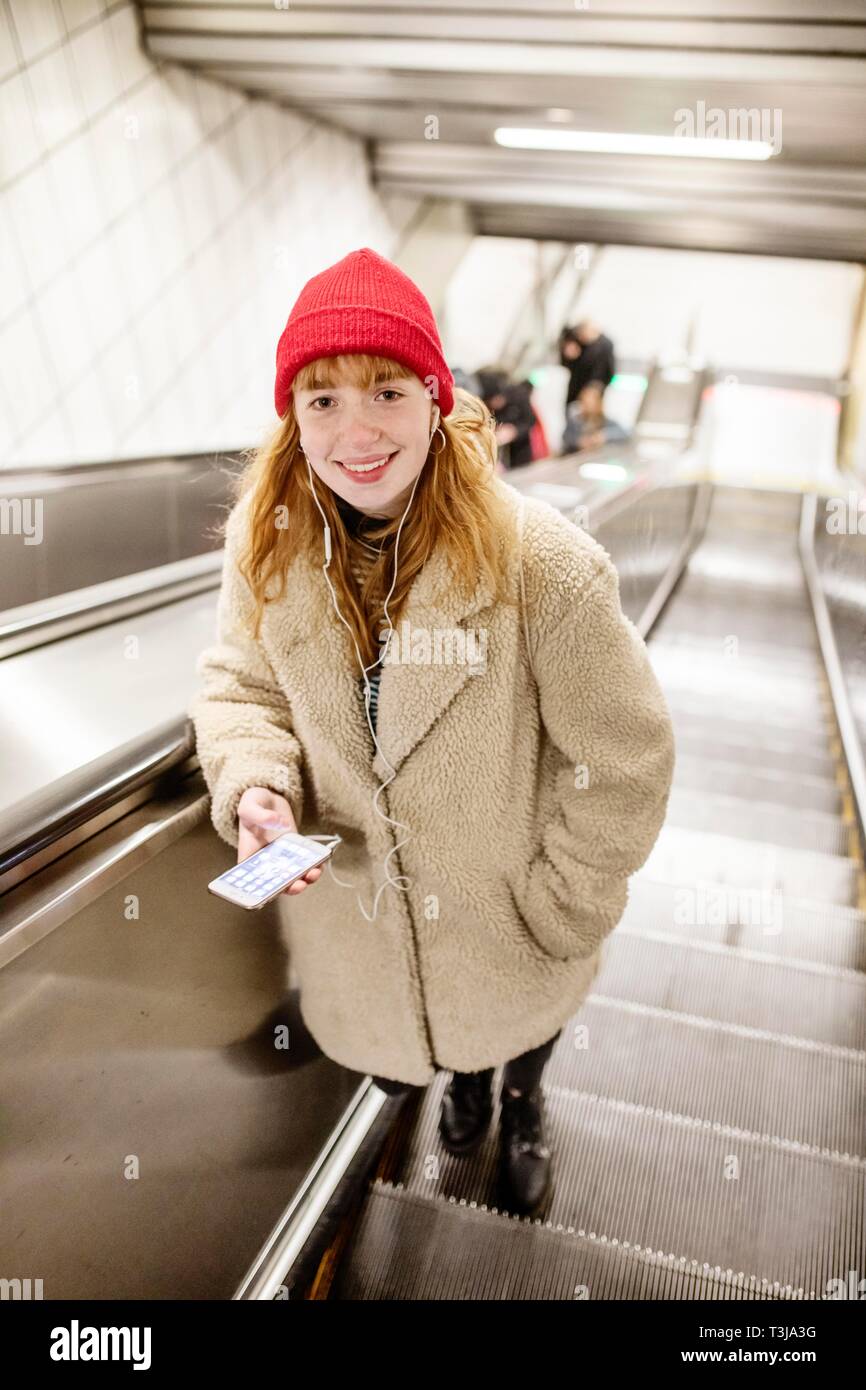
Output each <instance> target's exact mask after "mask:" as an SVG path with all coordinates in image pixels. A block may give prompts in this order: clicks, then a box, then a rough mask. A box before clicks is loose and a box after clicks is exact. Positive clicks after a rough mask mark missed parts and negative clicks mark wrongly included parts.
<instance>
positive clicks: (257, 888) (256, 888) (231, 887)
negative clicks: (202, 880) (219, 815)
mask: <svg viewBox="0 0 866 1390" xmlns="http://www.w3.org/2000/svg"><path fill="white" fill-rule="evenodd" d="M335 844H336V841H334V842H333V843H332V844H326V845H322V844H320V843H319V841H318V840H311V839H309V838H308V837H307V836H306V835H298V834H295V832H294V831H290V830H287V831H286V832H285V834H283V835H280V836H278V837H277V839H276V840H272V841H271V843H270V844H269V845H263V846H262V848H261V849H257V850H256V851H255V853H253V854H250V855H248V856H247V858H246V859H244V860H242V861H241V863H240V864H235V865H234V867H233V868H231V869H226V871H225V873H224V874H220V875H219V877H218V878H214V879H211V881H210V883H209V884H208V888H209V890H210V892H211V893H216V895H217V897H219V898H225V899H226V900H227V901H228V902H230V903H237V905H238V906H239V907H252V908H256V907H264V905H265V903H269V902H270V901H271V900H272V899H273V898H276V897H277V895H278V894H279V893H281V892H282V891H283V889H284V888H288V886H289V884H290V883H294V881H295V879H296V878H301V877H302V876H303V875H304V874H305V873H306V872H307V870H308V869H312V868H314V867H315V866H316V864H323V863H324V862H325V860H326V859H327V858H328V856H329V854H330V853H331V852H332V850H333V849H334V845H335Z"/></svg>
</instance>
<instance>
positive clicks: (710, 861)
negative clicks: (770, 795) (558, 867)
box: [638, 825, 858, 907]
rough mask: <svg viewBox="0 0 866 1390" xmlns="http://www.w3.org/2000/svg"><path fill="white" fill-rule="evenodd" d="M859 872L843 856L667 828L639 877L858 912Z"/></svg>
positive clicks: (662, 831)
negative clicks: (720, 886)
mask: <svg viewBox="0 0 866 1390" xmlns="http://www.w3.org/2000/svg"><path fill="white" fill-rule="evenodd" d="M857 867H858V866H857V862H856V860H854V859H844V858H842V857H841V856H840V855H835V854H820V853H818V852H817V851H816V850H809V849H791V848H789V847H788V846H786V845H774V844H769V843H766V842H764V841H757V840H754V841H752V840H741V839H739V838H738V837H737V836H734V835H722V834H718V833H715V832H710V831H706V830H692V829H689V828H686V827H684V826H682V827H681V826H676V825H663V826H662V828H661V831H660V832H659V836H658V839H657V840H656V842H655V844H654V846H653V848H652V850H651V851H650V853H649V856H648V857H647V860H646V863H645V864H644V865H643V867H642V868H641V869H640V870H639V871H638V872H639V873H641V874H646V876H647V877H648V878H654V879H662V880H664V881H665V882H666V883H679V884H682V885H684V886H686V887H688V886H690V885H694V884H696V883H699V882H704V883H714V884H715V883H726V884H729V885H730V886H731V887H736V888H745V889H752V890H755V891H769V892H772V891H776V892H778V893H780V894H782V896H783V897H787V898H809V899H812V900H814V901H817V902H828V903H840V904H842V905H843V906H847V907H854V906H856V904H857V892H858V882H857Z"/></svg>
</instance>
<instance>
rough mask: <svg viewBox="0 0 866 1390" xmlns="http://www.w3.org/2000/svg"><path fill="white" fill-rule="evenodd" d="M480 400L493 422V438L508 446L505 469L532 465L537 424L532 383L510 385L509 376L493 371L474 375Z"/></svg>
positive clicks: (518, 382)
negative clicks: (535, 426) (477, 380)
mask: <svg viewBox="0 0 866 1390" xmlns="http://www.w3.org/2000/svg"><path fill="white" fill-rule="evenodd" d="M477 376H478V379H479V382H480V385H481V399H482V400H483V401H484V404H485V405H486V406H487V409H488V410H489V411H490V413H491V415H492V416H493V417H494V418H495V420H496V438H497V440H498V441H499V443H500V444H503V445H505V444H507V445H508V454H507V463H506V465H505V466H506V467H507V468H520V467H522V465H523V464H525V463H531V462H532V440H531V438H530V435H531V431H532V429H533V426H534V425H535V423H536V419H537V417H536V414H535V410H534V408H533V405H532V382H531V381H529V379H528V378H527V379H525V380H523V381H509V379H508V374H507V373H506V372H503V371H500V370H498V369H496V368H492V367H491V368H482V370H481V371H479V372H478V373H477Z"/></svg>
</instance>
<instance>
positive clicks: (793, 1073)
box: [544, 977, 866, 1158]
mask: <svg viewBox="0 0 866 1390" xmlns="http://www.w3.org/2000/svg"><path fill="white" fill-rule="evenodd" d="M762 983H763V984H764V987H765V988H768V989H771V988H772V983H771V981H770V979H769V978H768V977H765V979H764V980H763V981H762ZM574 1024H575V1027H574V1028H565V1029H564V1030H563V1033H562V1036H561V1037H560V1039H559V1041H558V1042H557V1044H556V1047H555V1048H554V1050H553V1054H552V1056H551V1058H550V1060H549V1062H548V1064H547V1066H546V1067H545V1069H544V1082H545V1085H549V1086H561V1087H563V1088H564V1089H567V1090H572V1091H582V1092H585V1093H587V1094H589V1095H599V1096H607V1097H608V1098H609V1099H610V1100H621V1101H627V1102H630V1103H631V1104H633V1105H643V1106H649V1107H650V1108H651V1109H655V1110H663V1111H670V1112H671V1113H673V1114H676V1115H700V1116H701V1118H702V1119H703V1120H706V1121H708V1122H709V1123H711V1124H727V1125H729V1126H731V1127H733V1128H735V1129H742V1130H748V1131H750V1132H757V1133H760V1134H772V1135H775V1136H776V1137H777V1138H779V1139H784V1140H789V1141H791V1142H792V1143H793V1144H798V1145H802V1146H804V1147H812V1148H816V1149H819V1150H827V1151H828V1152H831V1153H832V1152H835V1153H837V1154H851V1155H858V1156H859V1157H861V1158H866V1087H864V1085H863V1072H864V1064H866V1054H864V1053H863V1052H861V1051H858V1050H856V1049H852V1048H844V1047H832V1046H827V1045H826V1044H823V1043H806V1042H804V1040H803V1039H801V1038H788V1037H782V1036H780V1035H778V1034H772V1033H769V1032H767V1030H765V1029H760V1028H745V1027H743V1026H742V1025H741V1024H738V1023H728V1022H724V1021H722V1022H717V1021H716V1020H714V1019H707V1018H700V1017H697V1016H696V1015H694V1014H692V1013H678V1012H674V1011H673V1010H672V1009H669V1008H659V1007H657V1006H652V1005H649V1004H638V1003H634V1002H632V1001H630V1000H628V999H617V998H612V997H611V996H610V995H609V994H608V993H607V991H606V989H605V985H604V981H602V982H601V984H600V987H599V992H598V993H593V994H592V995H590V996H589V998H588V999H587V1000H586V1001H585V1002H584V1004H583V1005H582V1006H581V1009H580V1013H579V1014H578V1015H577V1016H576V1018H575V1020H574ZM577 1030H585V1031H577ZM578 1042H579V1043H581V1044H582V1045H581V1046H579V1047H578V1046H575V1043H578ZM584 1043H586V1045H583V1044H584ZM684 1057H687V1058H688V1060H689V1064H688V1066H687V1067H684V1066H683V1065H682V1059H683V1058H684Z"/></svg>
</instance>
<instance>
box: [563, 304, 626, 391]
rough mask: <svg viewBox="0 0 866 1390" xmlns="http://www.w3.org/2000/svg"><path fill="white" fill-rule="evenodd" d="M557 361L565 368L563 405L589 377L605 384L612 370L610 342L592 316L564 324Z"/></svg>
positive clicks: (609, 378) (611, 345) (614, 364)
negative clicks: (566, 387) (566, 379)
mask: <svg viewBox="0 0 866 1390" xmlns="http://www.w3.org/2000/svg"><path fill="white" fill-rule="evenodd" d="M559 361H560V363H561V365H562V366H563V367H567V368H568V373H569V381H568V390H567V391H566V394H565V408H566V410H568V407H569V406H570V404H571V402H572V401H576V400H577V398H578V396H579V395H580V393H581V391H582V390H583V388H584V386H586V385H587V384H588V383H589V382H590V381H600V382H601V384H602V386H603V387H604V386H609V385H610V383H611V381H612V380H613V377H614V373H615V372H616V359H615V357H614V351H613V343H612V342H611V340H610V338H608V337H607V336H606V335H605V334H604V333H602V331H601V329H600V328H599V326H598V324H597V323H594V322H593V320H592V319H584V320H583V321H582V322H581V323H579V324H578V325H577V327H576V328H564V329H563V330H562V333H561V334H560V335H559Z"/></svg>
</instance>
